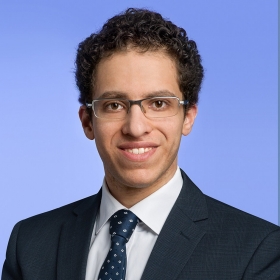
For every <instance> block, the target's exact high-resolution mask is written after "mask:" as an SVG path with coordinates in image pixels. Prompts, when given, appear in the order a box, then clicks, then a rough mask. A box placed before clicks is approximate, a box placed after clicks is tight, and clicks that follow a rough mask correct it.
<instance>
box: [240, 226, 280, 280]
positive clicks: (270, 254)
mask: <svg viewBox="0 0 280 280" xmlns="http://www.w3.org/2000/svg"><path fill="white" fill-rule="evenodd" d="M242 279H243V280H249V279H254V280H260V279H266V280H280V229H277V230H275V231H273V232H271V233H270V234H268V235H267V236H266V237H265V238H264V239H263V240H262V242H261V243H260V244H259V246H258V247H257V249H256V251H255V253H254V254H253V256H252V258H251V260H250V262H249V264H248V266H247V269H246V270H245V273H244V275H243V278H242Z"/></svg>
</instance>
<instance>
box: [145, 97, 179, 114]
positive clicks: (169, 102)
mask: <svg viewBox="0 0 280 280" xmlns="http://www.w3.org/2000/svg"><path fill="white" fill-rule="evenodd" d="M142 106H143V108H144V110H145V115H146V116H147V117H149V118H165V117H172V116H175V115H176V114H177V113H178V110H179V99H178V98H176V97H153V98H149V99H146V100H143V101H142Z"/></svg>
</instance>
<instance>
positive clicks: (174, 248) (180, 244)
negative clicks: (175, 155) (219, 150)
mask: <svg viewBox="0 0 280 280" xmlns="http://www.w3.org/2000/svg"><path fill="white" fill-rule="evenodd" d="M182 177H183V180H184V183H183V188H182V190H181V192H180V195H179V197H178V199H177V200H176V202H175V204H174V206H173V208H172V210H171V212H170V214H169V216H168V218H167V220H166V222H165V224H164V226H163V228H162V230H161V232H160V234H159V236H158V239H157V241H156V243H155V246H154V248H153V250H152V253H151V255H150V258H149V260H148V263H147V265H146V268H145V270H144V272H143V275H142V278H141V280H149V279H153V280H161V279H170V280H171V279H176V278H177V276H178V275H179V274H180V272H181V270H182V269H183V267H184V266H185V265H186V263H187V262H188V260H189V258H190V257H191V255H192V253H193V251H194V249H195V247H196V246H197V244H198V243H199V242H200V240H201V239H202V237H203V236H204V234H205V230H204V228H205V226H206V224H207V217H208V213H207V206H206V201H205V198H204V195H203V194H202V193H201V191H200V190H199V189H198V188H197V187H196V186H195V185H194V184H193V183H192V181H191V180H190V179H189V178H188V177H187V175H186V174H185V173H184V172H183V171H182Z"/></svg>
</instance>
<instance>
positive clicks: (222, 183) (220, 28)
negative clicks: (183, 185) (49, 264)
mask: <svg viewBox="0 0 280 280" xmlns="http://www.w3.org/2000/svg"><path fill="white" fill-rule="evenodd" d="M277 5H278V3H277V0H270V1H267V0H246V1H244V0H235V1H224V0H211V1H205V0H184V1H170V0H169V1H127V0H122V1H102V2H99V1H86V0H80V1H73V0H67V1H66V0H60V1H58V0H56V1H51V0H48V1H43V0H41V1H35V0H34V1H31V0H25V1H15V0H9V1H8V0H2V1H1V2H0V34H1V35H0V36H1V43H0V77H1V82H0V93H1V99H0V100H1V101H0V112H1V118H0V127H1V130H0V131H1V132H0V133H1V138H0V139H1V145H0V188H1V196H0V215H1V216H0V220H1V229H0V236H1V238H0V263H2V262H3V261H4V255H5V250H6V245H7V242H8V238H9V234H10V232H11V230H12V227H13V225H14V224H15V223H16V222H17V221H19V220H20V219H24V218H27V217H29V216H31V215H35V214H38V213H41V212H44V211H47V210H50V209H53V208H56V207H59V206H61V205H63V204H66V203H70V202H72V201H75V200H78V199H81V198H83V197H86V196H89V195H91V194H93V193H95V192H96V191H97V190H98V189H99V187H100V186H101V183H102V179H103V168H102V163H101V161H100V159H99V157H98V154H97V151H96V148H95V144H94V142H91V141H88V140H87V139H86V138H85V136H84V134H83V131H82V128H81V125H80V123H79V119H78V114H77V112H78V108H79V104H78V102H77V98H78V91H77V89H76V86H75V81H74V74H73V71H74V60H75V52H76V48H77V45H78V43H79V42H80V41H82V40H83V39H85V37H87V36H88V35H89V34H91V33H93V32H94V31H96V30H97V29H99V28H100V27H101V26H102V24H103V23H104V22H105V21H106V20H107V19H108V18H109V17H111V16H113V15H115V14H116V13H119V12H120V11H122V10H124V9H125V8H127V7H131V6H134V7H146V8H150V9H153V10H156V11H158V12H160V13H162V15H163V16H164V17H167V18H169V19H170V20H172V21H173V22H174V23H175V24H177V25H179V26H182V27H184V28H185V29H186V30H187V33H188V36H189V38H191V39H194V40H195V41H196V42H197V44H198V48H199V50H200V53H201V56H202V59H203V65H204V67H205V80H204V83H203V87H202V90H201V98H200V102H199V114H198V117H197V119H196V123H195V125H194V129H193V131H192V133H191V135H189V136H188V137H184V138H183V139H182V145H181V149H180V156H179V164H180V166H181V167H182V168H183V169H184V170H185V171H186V172H187V173H188V175H189V176H190V177H191V178H192V180H193V181H194V182H195V183H196V184H197V185H198V186H199V187H200V188H201V190H202V191H203V192H204V193H206V194H208V195H210V196H213V197H215V198H217V199H219V200H222V201H224V202H226V203H228V204H231V205H233V206H235V207H237V208H240V209H242V210H244V211H246V212H249V213H252V214H254V215H256V216H259V217H261V218H264V219H266V220H269V221H271V222H273V223H277V219H278V214H277V207H278V206H277V203H278V201H277V200H278V185H277V181H278V174H277V171H278V162H277V160H278V158H277V157H278V148H277V142H278V141H277V139H278V133H277V105H278V97H277V86H278V84H277V78H278V77H277V74H278V69H277V58H278V53H277V52H278V50H277V43H278V42H277V31H278V30H277V9H278V6H277Z"/></svg>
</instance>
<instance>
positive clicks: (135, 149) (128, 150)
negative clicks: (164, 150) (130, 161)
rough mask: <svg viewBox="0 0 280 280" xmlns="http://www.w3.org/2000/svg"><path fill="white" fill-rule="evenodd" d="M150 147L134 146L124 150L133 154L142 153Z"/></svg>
mask: <svg viewBox="0 0 280 280" xmlns="http://www.w3.org/2000/svg"><path fill="white" fill-rule="evenodd" d="M151 149H152V148H139V149H137V148H134V149H127V150H126V151H127V152H129V153H132V154H135V155H139V154H144V153H147V152H148V151H150V150H151Z"/></svg>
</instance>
